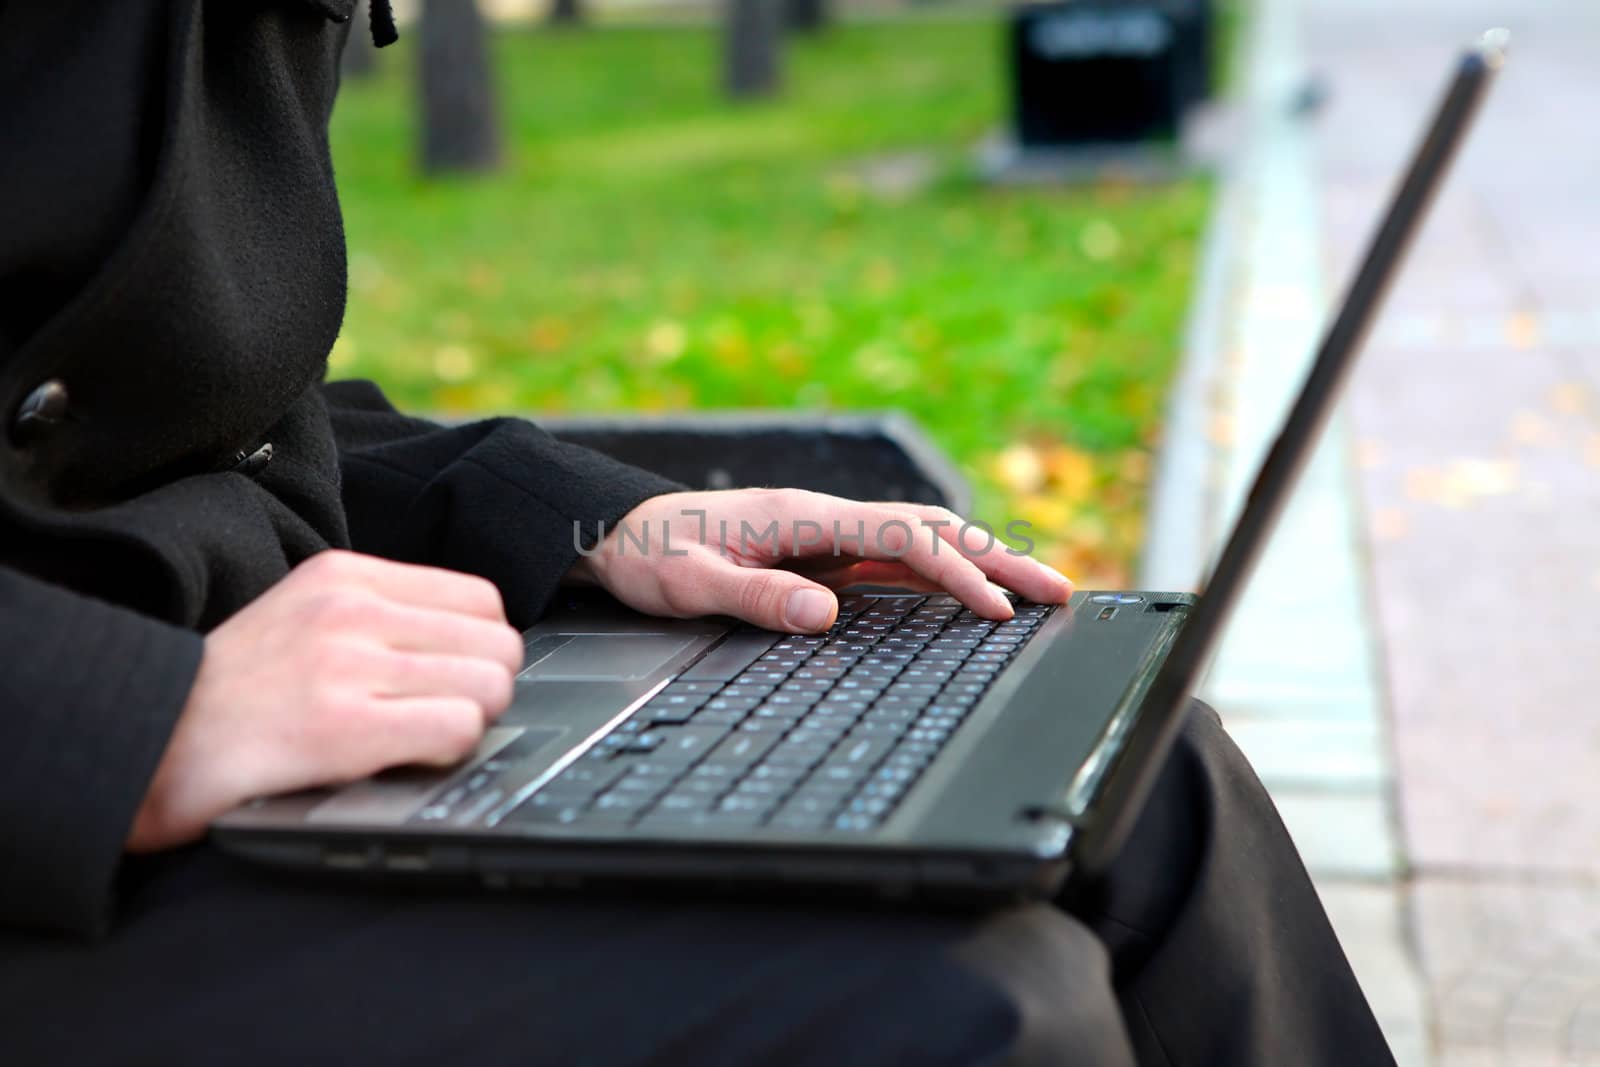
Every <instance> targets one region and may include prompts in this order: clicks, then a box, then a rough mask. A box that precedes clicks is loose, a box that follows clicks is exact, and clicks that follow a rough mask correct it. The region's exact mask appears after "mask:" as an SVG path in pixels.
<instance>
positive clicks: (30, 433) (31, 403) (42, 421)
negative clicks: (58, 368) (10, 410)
mask: <svg viewBox="0 0 1600 1067" xmlns="http://www.w3.org/2000/svg"><path fill="white" fill-rule="evenodd" d="M66 417H67V387H66V386H65V385H63V384H62V383H61V381H60V380H59V379H56V378H51V379H50V380H49V381H47V382H45V383H44V384H42V385H40V386H39V387H38V388H37V389H35V390H34V391H33V392H31V393H29V394H28V395H27V396H25V397H23V399H22V404H21V406H19V407H18V408H17V414H16V416H15V417H14V418H13V419H12V420H11V438H12V440H14V441H15V442H17V443H18V444H26V443H28V442H30V441H36V440H38V439H39V438H40V437H42V436H43V435H44V434H45V433H46V432H47V431H49V430H50V429H51V428H52V427H54V426H58V425H60V424H61V423H62V422H63V421H64V420H65V419H66Z"/></svg>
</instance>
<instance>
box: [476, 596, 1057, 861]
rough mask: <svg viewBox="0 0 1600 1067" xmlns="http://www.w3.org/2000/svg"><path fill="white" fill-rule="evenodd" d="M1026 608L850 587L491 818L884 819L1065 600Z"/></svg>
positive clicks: (652, 825) (799, 828)
mask: <svg viewBox="0 0 1600 1067" xmlns="http://www.w3.org/2000/svg"><path fill="white" fill-rule="evenodd" d="M1014 604H1015V608H1016V616H1015V617H1014V618H1013V619H1011V620H1010V621H1008V622H1003V623H997V622H992V621H989V620H985V619H982V618H980V617H978V616H977V615H974V614H973V613H972V612H970V611H967V610H966V609H964V608H963V607H962V606H961V604H960V603H959V602H958V601H956V600H955V599H954V598H953V597H949V596H929V597H922V596H860V597H844V598H842V599H841V602H840V606H839V619H838V621H837V623H835V625H834V626H833V627H832V629H830V630H829V631H828V632H827V633H826V634H823V635H817V636H786V637H783V638H781V639H780V640H778V641H777V642H776V643H775V644H772V645H771V646H770V647H769V648H766V650H765V651H763V652H760V654H759V655H757V656H756V657H755V658H754V659H753V660H751V659H750V658H749V653H748V652H747V653H746V654H745V655H743V656H738V655H737V654H736V651H737V649H738V648H739V643H740V642H741V641H746V642H748V641H758V642H759V644H757V645H756V646H755V647H756V648H761V647H764V646H765V643H766V641H768V640H770V637H771V635H770V634H761V635H760V636H759V637H757V636H755V634H759V633H760V632H759V631H756V632H754V633H752V634H751V635H750V636H747V635H746V634H745V633H735V634H733V635H731V636H730V637H729V638H728V639H727V640H725V641H724V642H723V643H722V645H721V646H719V649H713V651H712V653H710V654H708V655H707V656H706V657H704V658H703V659H702V660H701V661H700V663H699V664H695V665H693V666H691V667H690V668H689V669H688V670H687V671H685V672H684V673H683V674H682V675H680V676H679V678H678V679H677V680H675V681H673V682H670V683H669V684H668V685H667V686H666V687H665V688H664V689H662V690H661V692H660V693H658V694H656V695H655V696H654V697H652V698H651V699H650V700H649V701H648V702H647V703H645V704H644V705H642V706H641V707H640V708H639V709H638V710H637V711H635V712H634V713H633V714H632V715H631V716H629V717H628V718H627V719H626V720H624V721H623V722H622V723H620V724H619V725H618V726H617V727H616V728H615V729H613V730H612V731H611V733H609V734H607V735H606V736H605V737H603V738H602V739H601V740H600V741H599V742H598V743H597V744H595V745H594V746H593V747H592V748H590V749H589V750H588V751H587V752H585V753H584V755H583V756H582V757H580V758H579V759H577V760H575V761H574V762H573V763H572V764H570V765H569V766H567V767H566V768H564V769H563V770H562V771H561V772H560V773H559V774H557V775H556V776H554V777H553V778H551V779H550V781H548V782H547V783H545V784H544V785H542V786H540V787H539V788H538V790H537V791H535V792H534V793H532V794H531V795H529V796H527V797H526V798H524V799H520V800H518V801H517V802H516V803H515V805H514V806H510V807H508V808H504V809H502V810H500V811H495V812H491V813H490V814H489V816H488V820H487V821H488V824H489V825H496V824H500V823H503V824H505V825H508V826H516V825H531V824H543V825H561V826H572V827H576V828H583V827H586V826H593V827H595V828H600V827H606V828H616V827H636V828H638V829H639V830H656V829H660V830H673V831H683V830H694V829H703V828H720V829H732V830H753V829H756V828H760V827H769V828H772V829H776V830H784V831H794V832H804V833H817V832H822V831H843V832H846V833H860V832H863V831H868V830H872V829H874V828H875V827H877V826H878V825H880V824H881V823H882V822H883V821H884V820H885V819H887V818H888V817H889V815H890V814H892V813H893V812H894V810H895V807H896V805H897V804H898V803H899V802H900V800H901V799H902V798H903V797H904V796H905V794H906V793H907V792H908V791H909V790H910V789H911V787H912V786H913V785H914V784H915V783H916V781H917V778H918V777H919V776H920V775H921V774H922V772H923V770H924V769H926V768H927V766H928V765H929V764H930V763H931V762H932V761H933V759H934V757H935V756H937V755H938V753H939V750H940V749H941V748H942V747H943V746H944V744H945V742H946V741H947V740H949V738H950V736H951V735H952V734H953V733H954V732H955V730H956V728H957V727H959V726H960V725H961V723H962V722H963V720H964V719H965V718H966V716H967V714H968V713H969V712H970V711H971V710H972V709H973V707H975V706H976V705H977V703H978V701H979V700H981V699H982V697H983V695H984V693H985V692H986V691H987V690H988V688H989V686H990V685H991V683H993V681H994V679H995V677H996V675H998V674H999V672H1000V671H1001V670H1002V669H1003V668H1004V667H1005V665H1006V663H1007V662H1008V661H1009V660H1010V659H1011V658H1012V657H1013V656H1015V655H1016V653H1017V651H1018V650H1019V649H1021V648H1022V646H1023V645H1025V644H1026V643H1027V642H1028V640H1029V639H1030V638H1031V637H1033V635H1034V634H1035V633H1037V632H1038V628H1039V626H1040V624H1041V623H1042V622H1043V621H1044V620H1045V618H1046V617H1048V616H1049V614H1050V613H1051V612H1052V611H1054V610H1055V609H1054V607H1053V606H1047V605H1041V604H1028V603H1016V602H1014ZM719 650H726V652H725V653H724V656H723V666H724V667H725V668H726V669H723V670H718V669H716V668H715V667H711V666H709V665H710V664H711V663H713V662H715V661H716V659H717V654H718V651H719ZM729 658H732V659H735V660H736V661H737V663H736V664H732V665H729V664H727V663H726V660H727V659H729ZM696 668H708V669H700V670H697V669H696ZM708 674H711V675H716V674H725V675H727V677H725V678H723V677H705V675H708ZM480 810H481V809H480Z"/></svg>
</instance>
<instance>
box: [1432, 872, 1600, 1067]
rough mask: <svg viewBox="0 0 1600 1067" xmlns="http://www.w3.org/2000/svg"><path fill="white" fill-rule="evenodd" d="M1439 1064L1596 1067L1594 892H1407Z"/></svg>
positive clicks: (1599, 941) (1522, 887)
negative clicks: (1429, 993) (1433, 1017)
mask: <svg viewBox="0 0 1600 1067" xmlns="http://www.w3.org/2000/svg"><path fill="white" fill-rule="evenodd" d="M1412 900H1413V915H1414V922H1415V924H1416V932H1417V938H1418V943H1419V947H1420V950H1421V963H1422V968H1423V972H1424V975H1425V978H1426V980H1427V982H1428V985H1429V987H1430V989H1431V990H1432V998H1433V1006H1434V1011H1435V1014H1436V1018H1437V1031H1438V1040H1439V1044H1440V1051H1441V1058H1440V1063H1457V1062H1462V1063H1467V1062H1492V1063H1506V1064H1518V1065H1520V1064H1524V1063H1528V1064H1533V1063H1553V1064H1563V1065H1566V1064H1594V1063H1600V886H1595V885H1559V884H1546V883H1538V882H1486V881H1479V880H1467V879H1459V878H1444V877H1425V878H1423V879H1421V880H1420V881H1418V882H1417V883H1416V884H1415V886H1414V887H1413V889H1412Z"/></svg>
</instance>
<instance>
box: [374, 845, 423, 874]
mask: <svg viewBox="0 0 1600 1067" xmlns="http://www.w3.org/2000/svg"><path fill="white" fill-rule="evenodd" d="M383 865H384V866H385V867H387V868H388V869H389V870H391V871H425V870H427V869H428V868H429V867H430V866H432V857H431V856H430V855H429V853H428V850H427V849H426V848H393V847H391V848H388V849H385V850H384V853H383Z"/></svg>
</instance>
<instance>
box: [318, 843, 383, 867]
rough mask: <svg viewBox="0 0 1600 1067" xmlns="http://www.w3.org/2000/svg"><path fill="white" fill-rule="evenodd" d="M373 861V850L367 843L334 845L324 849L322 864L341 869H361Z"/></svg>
mask: <svg viewBox="0 0 1600 1067" xmlns="http://www.w3.org/2000/svg"><path fill="white" fill-rule="evenodd" d="M371 862H372V851H371V850H370V849H368V848H367V847H366V846H365V845H350V846H346V847H338V846H335V847H332V848H325V849H323V850H322V865H323V866H324V867H337V868H339V869H340V870H359V869H360V868H362V867H366V866H367V865H369V864H370V863H371Z"/></svg>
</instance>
